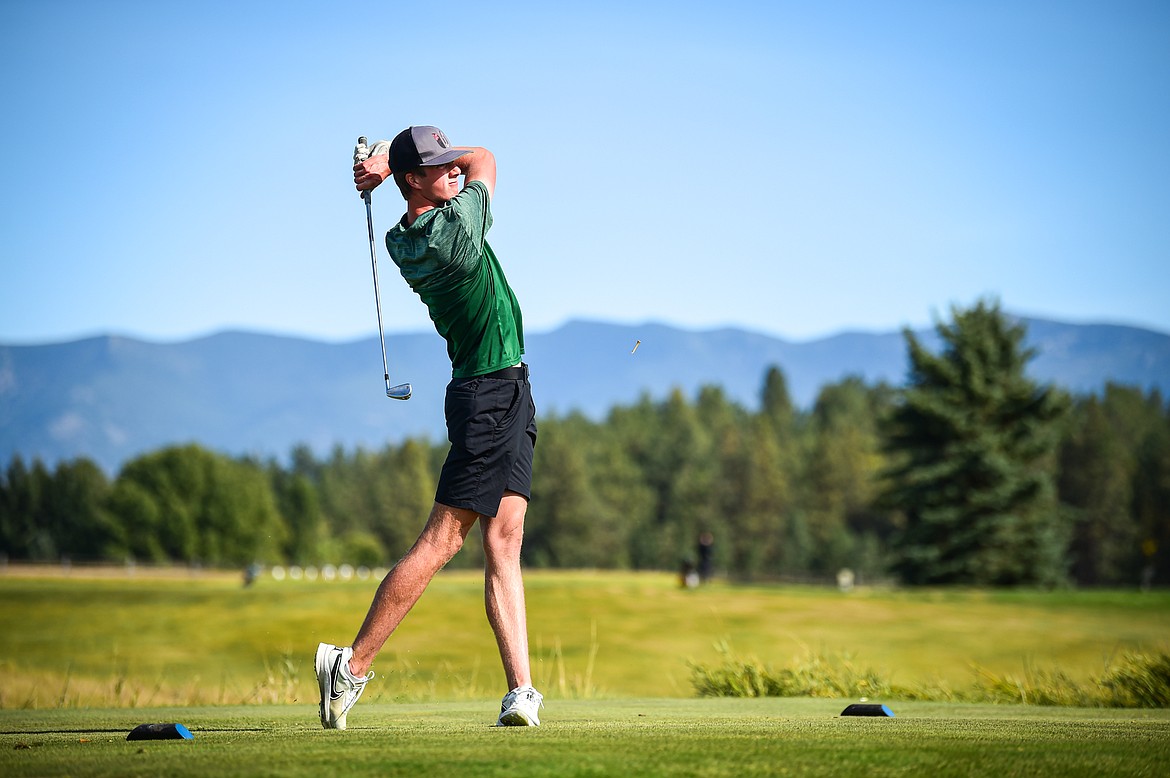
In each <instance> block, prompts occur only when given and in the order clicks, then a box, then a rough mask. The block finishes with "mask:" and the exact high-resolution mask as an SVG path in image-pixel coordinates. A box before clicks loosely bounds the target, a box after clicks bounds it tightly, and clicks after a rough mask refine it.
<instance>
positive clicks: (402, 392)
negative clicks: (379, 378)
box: [386, 384, 411, 400]
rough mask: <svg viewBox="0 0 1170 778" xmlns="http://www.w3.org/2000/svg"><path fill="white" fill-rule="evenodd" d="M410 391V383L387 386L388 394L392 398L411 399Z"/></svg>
mask: <svg viewBox="0 0 1170 778" xmlns="http://www.w3.org/2000/svg"><path fill="white" fill-rule="evenodd" d="M410 392H411V388H410V384H399V385H398V386H387V387H386V396H387V397H389V398H390V399H391V400H409V399H410Z"/></svg>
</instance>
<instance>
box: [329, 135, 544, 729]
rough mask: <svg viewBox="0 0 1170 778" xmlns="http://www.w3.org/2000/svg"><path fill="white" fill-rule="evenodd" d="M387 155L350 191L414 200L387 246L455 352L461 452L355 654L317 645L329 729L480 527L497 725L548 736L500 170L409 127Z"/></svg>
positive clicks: (454, 439)
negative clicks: (526, 553)
mask: <svg viewBox="0 0 1170 778" xmlns="http://www.w3.org/2000/svg"><path fill="white" fill-rule="evenodd" d="M386 150H387V144H386V142H385V141H381V142H379V143H377V144H375V145H374V146H373V148H372V151H373V155H372V156H370V157H369V158H367V159H366V160H365V161H363V162H358V163H357V164H355V165H354V166H353V180H354V183H355V185H356V186H357V188H358V190H359V191H363V192H364V191H368V190H371V189H374V188H375V187H377V186H378V185H379V184H381V183H382V182H383V181H385V180H386V179H387V178H389V177H391V176H393V178H394V183H395V184H397V185H398V188H399V190H401V192H402V196H403V197H404V198H405V199H406V213H405V214H404V215H403V217H402V219H401V220H400V221H399V222H398V224H396V225H395V226H394V228H393V229H391V230H390V231H389V232H388V233H387V234H386V248H387V249H388V250H389V252H390V257H391V258H392V259H393V260H394V263H395V264H396V265H397V266H398V268H399V270H400V271H401V272H402V277H403V278H404V279H406V282H407V283H408V284H409V285H410V287H411V288H412V289H413V290H414V291H415V292H416V293H417V294H418V296H419V297H420V298H421V299H422V301H423V302H424V303H425V304H426V306H427V309H428V310H429V311H430V316H431V320H432V321H434V323H435V329H437V330H438V332H439V334H440V335H442V336H443V338H444V339H445V340H446V341H447V353H448V355H449V356H450V358H451V375H452V379H451V383H450V384H449V385H448V386H447V394H446V403H445V414H446V418H447V436H448V438H449V439H450V441H451V449H450V452H449V453H448V454H447V461H446V462H445V463H444V464H443V469H442V473H441V474H440V475H439V485H438V489H437V491H436V494H435V505H434V507H433V508H432V509H431V514H430V517H429V518H428V519H427V523H426V526H425V527H423V530H422V533H421V534H420V535H419V537H418V540H416V541H415V543H414V545H413V546H412V547H411V548H410V550H409V551H407V552H406V555H405V556H404V557H402V559H400V560H399V561H398V564H396V565H395V566H394V569H392V570H391V571H390V573H389V574H388V575H387V576H386V578H385V579H384V580H383V581H382V583H381V585H380V586H379V587H378V591H377V593H376V594H375V595H374V601H373V602H372V603H371V605H370V610H369V612H368V613H367V614H366V619H365V622H364V623H363V624H362V626H361V629H360V630H358V633H357V637H355V638H354V640H353V645H352V647H338V646H334V645H330V644H328V643H322V644H321V645H319V646H318V647H317V656H316V668H317V682H318V684H319V686H320V688H321V724H322V726H324V727H325V728H326V729H345V724H346V714H347V713H348V712H349V709H350V708H351V707H353V704H354V703H355V702H357V700H358V697H360V696H361V694H362V691H363V690H364V689H365V687H366V683H367V682H368V681H369V680H370V679H371V678H373V676H374V674H373V673H372V672H369V669H370V664H371V663H372V662H373V661H374V657H375V656H376V655H377V654H378V651H379V650H381V648H382V645H383V644H384V643H385V642H386V640H387V638H389V637H390V635H391V634H392V633H393V632H394V630H395V629H396V628H397V627H398V625H399V624H400V623H401V622H402V619H403V617H405V616H406V614H407V613H408V612H409V611H410V609H411V608H412V607H413V606H414V604H415V603H416V602H417V601H418V598H419V597H420V596H422V593H423V591H424V590H425V589H426V587H427V584H429V583H430V581H431V578H433V577H434V575H435V573H437V572H438V571H439V570H440V569H441V568H442V567H443V566H444V565H445V564H447V562H448V561H450V559H451V557H453V556H454V555H455V553H456V552H457V551H459V549H460V548H461V547H462V546H463V541H464V539H465V538H466V537H467V533H468V532H470V531H471V528H472V525H474V524H475V523H476V521H479V523H480V534H481V538H482V541H483V550H484V600H485V603H486V607H487V617H488V622H489V623H490V624H491V628H492V631H493V632H494V633H495V636H496V644H497V645H498V646H499V650H500V659H501V660H502V661H503V665H504V675H505V677H506V679H507V683H508V686H507V688H508V689H509V690H510V691H508V693H507V694H506V695H504V699H503V703H502V704H501V706H500V715H499V718H498V719H497V722H496V723H497V725H499V726H539V724H540V718H539V715H538V714H539V709H540V707H541V706H542V697H541V694H540V693H539V692H538V691H536V689H534V688H533V687H532V676H531V672H530V668H529V661H528V626H527V622H526V616H525V607H524V581H523V579H522V578H521V573H520V545H521V542H522V540H523V537H524V514H525V512H526V511H527V509H528V499H529V497H530V496H531V484H532V453H533V449H534V447H535V445H536V408H535V406H534V405H533V402H532V391H531V387H530V385H529V382H528V366H527V365H525V364H524V363H523V362H521V356H522V355H523V353H524V326H523V322H522V320H521V316H520V306H519V304H518V303H517V302H516V296H515V295H514V294H513V293H512V289H511V287H510V286H509V285H508V281H507V279H506V278H505V277H504V271H503V270H502V269H501V267H500V263H499V261H498V260H497V259H496V255H495V253H494V252H493V251H492V249H491V247H490V246H489V245H488V243H487V240H486V235H487V231H488V228H489V227H491V225H492V213H491V198H492V193H493V191H494V190H495V184H496V160H495V157H494V156H492V153H491V152H490V151H488V150H487V149H484V148H465V147H460V148H453V147H452V146H451V144H450V143H449V142H448V140H447V136H446V135H444V134H443V132H442V131H441V130H439V129H438V128H437V127H408V128H407V129H405V130H403V131H402V132H400V133H399V134H398V135H397V136H396V137H395V138H394V140H393V141H392V142H391V143H389V144H388V151H389V153H388V154H387V153H386ZM461 175H462V176H463V178H464V184H463V188H462V189H460V188H459V177H460V176H461Z"/></svg>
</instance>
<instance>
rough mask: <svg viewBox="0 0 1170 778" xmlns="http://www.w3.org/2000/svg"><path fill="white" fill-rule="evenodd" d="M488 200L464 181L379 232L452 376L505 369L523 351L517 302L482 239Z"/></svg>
mask: <svg viewBox="0 0 1170 778" xmlns="http://www.w3.org/2000/svg"><path fill="white" fill-rule="evenodd" d="M489 199H490V198H489V196H488V190H487V187H486V186H484V184H483V183H482V182H480V181H472V182H471V183H469V184H468V185H467V186H465V187H464V188H463V191H461V192H460V193H459V194H457V195H456V196H455V197H454V198H453V199H452V200H450V201H448V202H447V203H446V204H445V205H443V206H442V207H441V208H434V209H432V210H430V211H427V212H426V213H424V214H422V215H421V216H419V217H418V218H417V219H416V220H415V222H414V224H412V225H410V226H409V227H407V226H406V222H405V219H404V220H403V221H400V222H399V223H398V224H396V225H395V226H394V228H393V229H391V230H390V231H389V232H387V233H386V248H387V250H388V251H389V252H390V258H391V259H393V260H394V264H396V265H398V269H399V270H400V271H401V272H402V277H403V278H405V279H406V283H408V284H410V288H411V289H413V290H414V291H415V292H416V293H417V294H418V296H419V297H420V298H422V301H423V302H424V303H426V306H427V310H428V311H429V312H430V314H431V321H433V322H434V323H435V329H436V330H438V332H439V334H440V335H442V336H443V339H444V340H446V341H447V355H448V356H449V357H451V374H452V376H454V377H455V378H470V377H472V376H477V375H483V374H484V373H491V372H494V371H496V370H500V369H502V368H505V367H511V366H512V365H515V364H517V363H519V362H520V357H521V355H522V354H523V353H524V323H523V321H522V319H521V317H520V304H519V303H518V302H516V295H515V294H513V292H512V288H511V287H510V286H508V280H507V279H506V278H504V271H503V269H502V268H501V267H500V262H499V260H497V259H496V255H495V253H494V252H493V251H492V248H491V246H489V245H488V243H487V240H486V235H487V231H488V228H489V227H491V226H492V213H491V203H490V202H489Z"/></svg>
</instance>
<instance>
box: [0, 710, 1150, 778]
mask: <svg viewBox="0 0 1170 778" xmlns="http://www.w3.org/2000/svg"><path fill="white" fill-rule="evenodd" d="M495 702H496V701H495V700H494V699H492V700H483V701H478V702H476V703H470V702H462V703H452V702H447V703H432V704H425V705H423V704H389V703H377V704H369V705H367V704H365V703H364V701H363V702H362V703H359V708H360V709H361V710H360V713H359V712H358V709H355V711H354V713H353V714H351V722H352V724H351V728H350V729H349V730H347V731H345V732H336V731H329V732H326V731H324V730H321V729H320V728H319V727H318V726H317V724H316V721H315V718H316V711H315V710H314V709H313V707H312V706H309V705H304V704H301V705H295V706H292V705H279V706H272V705H262V706H248V707H221V708H168V709H163V710H151V709H140V710H127V709H117V710H85V711H83V710H54V711H0V774H3V775H6V776H26V775H77V776H157V775H170V776H187V775H191V776H205V775H248V776H265V775H281V776H314V777H315V778H316V777H319V776H322V775H390V776H398V775H401V776H432V775H433V776H450V775H469V776H490V775H509V776H518V775H523V776H577V775H582V776H585V775H619V776H694V775H704V776H756V775H792V776H821V775H825V776H851V775H858V776H885V775H928V776H952V775H953V776H995V777H996V778H1005V777H1007V776H1025V775H1053V776H1056V775H1059V776H1106V775H1107V776H1129V775H1150V776H1154V775H1165V766H1166V764H1167V760H1168V759H1170V714H1168V712H1166V711H1156V712H1151V711H1137V712H1121V711H1101V710H1074V709H1067V708H1047V709H1039V708H1027V707H1024V706H1015V705H1001V706H971V705H958V704H947V705H939V704H933V703H901V704H899V705H898V709H897V713H898V714H899V715H898V718H894V719H858V718H838V717H837V714H838V713H840V711H841V707H842V706H841V704H840V703H837V702H834V701H831V700H779V699H754V700H743V699H708V700H680V699H665V700H664V699H627V700H606V701H599V700H564V701H555V702H553V703H552V704H550V705H549V706H548V708H547V709H546V711H545V716H546V721H545V723H544V725H543V726H541V727H540V728H539V729H515V728H507V729H504V728H494V727H491V726H489V724H490V723H491V721H492V716H491V714H492V711H493V708H494V707H495ZM176 720H177V721H180V722H182V723H185V724H186V725H187V726H188V727H189V728H190V729H191V731H192V732H193V734H194V736H195V737H194V739H193V740H191V741H147V742H141V741H139V742H126V740H125V733H126V732H128V731H130V729H132V728H133V727H134V726H135V725H137V724H139V723H143V722H146V721H176Z"/></svg>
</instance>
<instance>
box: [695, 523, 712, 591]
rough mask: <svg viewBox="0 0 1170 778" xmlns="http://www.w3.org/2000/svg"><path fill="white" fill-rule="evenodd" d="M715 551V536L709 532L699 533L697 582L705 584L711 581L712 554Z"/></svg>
mask: <svg viewBox="0 0 1170 778" xmlns="http://www.w3.org/2000/svg"><path fill="white" fill-rule="evenodd" d="M714 551H715V536H714V535H712V534H711V533H710V532H706V531H704V532H701V533H699V548H698V552H699V567H698V572H699V581H700V582H701V583H707V582H708V581H710V580H711V564H712V559H711V557H712V554H713V553H714Z"/></svg>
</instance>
